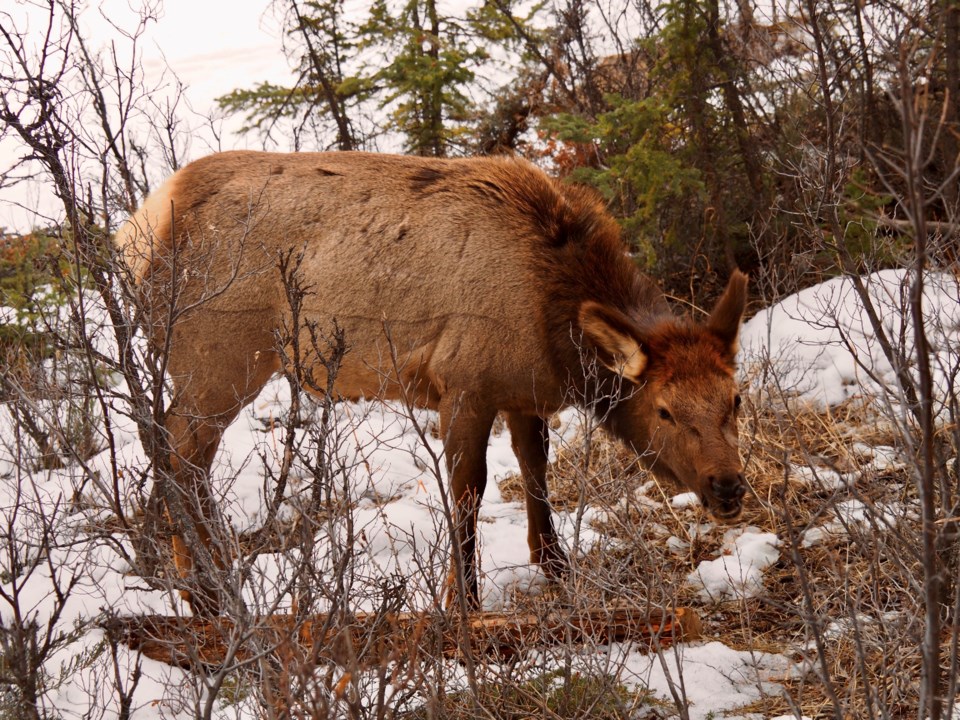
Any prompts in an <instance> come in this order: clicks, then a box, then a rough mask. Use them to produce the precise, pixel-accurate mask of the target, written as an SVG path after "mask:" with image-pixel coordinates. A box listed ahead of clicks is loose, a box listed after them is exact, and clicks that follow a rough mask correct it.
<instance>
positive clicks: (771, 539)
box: [687, 527, 780, 602]
mask: <svg viewBox="0 0 960 720" xmlns="http://www.w3.org/2000/svg"><path fill="white" fill-rule="evenodd" d="M779 546H780V540H779V539H778V538H777V536H776V535H775V534H774V533H769V532H762V531H761V530H760V529H759V528H755V527H747V528H743V529H740V528H735V529H733V530H728V531H727V533H726V535H725V536H724V542H723V546H722V548H721V553H722V554H721V555H720V557H718V558H717V559H716V560H704V561H703V562H701V563H700V564H699V565H698V566H697V569H696V570H694V571H693V572H692V573H690V574H689V575H688V576H687V582H688V583H689V584H690V585H692V586H694V587H698V588H700V590H699V593H698V594H699V596H700V598H701V599H702V600H704V601H707V602H708V601H711V600H712V601H715V602H719V601H723V600H732V599H742V598H748V597H755V596H756V595H757V594H758V593H759V592H760V591H761V590H762V588H763V571H764V570H766V569H767V568H768V567H770V566H771V565H773V564H774V563H775V562H776V561H777V560H779V559H780V551H779V550H778V549H777V548H778V547H779Z"/></svg>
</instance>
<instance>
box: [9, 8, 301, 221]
mask: <svg viewBox="0 0 960 720" xmlns="http://www.w3.org/2000/svg"><path fill="white" fill-rule="evenodd" d="M140 5H141V0H103V1H102V2H99V3H96V2H94V3H87V4H86V6H85V7H83V10H82V13H81V28H82V32H83V34H84V36H85V37H86V38H87V39H88V40H89V41H90V45H91V47H92V48H94V49H99V48H102V47H104V46H105V44H106V43H108V42H109V41H110V39H117V41H118V47H122V46H123V45H124V43H123V42H122V41H123V38H122V37H121V36H120V35H119V33H118V32H117V30H115V29H114V28H111V27H110V24H109V23H108V22H107V21H106V19H105V18H109V20H110V21H112V22H113V23H114V24H116V25H117V26H118V27H119V28H121V29H122V30H124V31H127V32H132V31H133V30H134V29H135V28H136V26H137V12H136V9H138V8H139V7H140ZM131 8H133V9H131ZM3 12H9V13H11V16H12V20H13V22H15V23H16V25H17V26H18V27H24V25H23V24H22V23H24V22H27V23H29V25H28V26H27V27H28V31H29V33H30V35H31V36H32V37H35V38H37V39H39V38H40V37H42V32H43V30H44V25H43V22H44V20H45V14H44V12H43V11H42V10H41V11H38V10H37V9H36V8H33V7H31V6H30V5H28V4H25V3H24V2H22V1H18V2H16V4H15V5H14V6H12V7H10V8H9V9H7V8H5V9H4V11H3ZM158 15H159V17H158V20H157V21H156V22H154V23H151V24H150V25H149V27H148V29H147V32H146V33H145V35H144V37H143V38H141V40H140V46H139V48H140V52H141V66H142V68H143V71H144V74H145V82H146V85H147V86H148V87H150V86H153V85H156V84H157V82H158V81H159V80H160V79H161V77H162V73H163V71H164V69H165V68H166V67H168V66H169V68H170V69H171V70H172V71H173V72H174V73H175V74H176V75H177V76H178V77H179V79H180V80H181V82H183V83H184V85H185V86H186V90H185V99H186V101H187V102H188V103H189V106H190V108H192V110H193V111H195V112H196V113H198V114H199V115H205V114H207V113H209V112H210V111H212V110H213V109H214V107H215V99H216V98H217V97H218V96H221V95H224V94H226V93H228V92H230V91H231V90H233V89H235V88H240V87H249V86H252V85H253V84H255V83H257V82H260V81H262V80H269V81H273V82H277V83H286V82H289V81H290V80H291V79H292V75H291V73H290V70H289V67H288V64H287V61H286V59H285V58H284V56H283V53H282V52H281V29H280V21H279V19H278V18H277V17H276V15H275V13H274V12H273V11H272V10H271V8H270V2H269V0H256V1H251V0H239V1H238V2H222V1H219V0H217V1H213V2H211V1H209V0H166V1H165V2H163V4H162V7H161V8H160V9H159V10H158ZM0 21H2V22H9V21H10V19H9V18H6V17H3V16H0ZM168 85H169V83H168ZM181 114H182V115H184V116H185V117H186V119H187V121H188V122H190V117H189V113H188V112H186V108H184V112H183V113H181ZM191 124H193V123H192V122H191ZM239 125H240V119H239V118H234V119H232V120H231V121H229V122H227V124H226V125H225V127H224V129H225V130H226V134H225V137H224V145H225V147H228V148H235V147H245V146H248V145H249V146H251V147H256V146H257V139H256V138H254V137H250V138H244V137H239V136H237V135H236V134H234V133H232V132H230V129H231V128H233V129H236V128H237V127H239ZM194 132H195V133H201V134H202V132H203V131H202V128H201V127H200V124H199V123H196V127H195V128H194ZM207 148H208V144H207V142H205V141H204V138H203V137H201V136H196V137H194V138H193V139H192V141H191V145H190V148H189V150H188V157H189V158H194V157H199V156H201V155H203V154H205V153H206V152H207ZM20 152H21V148H19V147H18V146H17V145H16V144H14V143H12V142H9V141H7V142H5V143H2V144H0V167H2V168H6V167H8V166H9V165H10V164H11V163H12V161H13V160H14V159H15V158H16V157H18V155H19V154H20ZM18 203H19V204H24V205H27V206H28V207H38V208H40V209H41V212H44V211H46V212H48V213H49V212H55V210H54V208H55V207H56V203H55V200H54V199H53V197H52V194H51V193H50V191H49V189H48V188H45V187H37V186H35V185H34V186H32V187H24V186H19V187H16V188H12V189H8V190H6V191H0V227H2V226H5V227H8V228H17V229H19V230H25V229H29V227H30V226H32V225H34V224H37V218H36V216H35V215H34V213H32V212H28V211H27V210H24V209H23V208H21V207H18V206H17V204H18ZM41 222H42V221H41Z"/></svg>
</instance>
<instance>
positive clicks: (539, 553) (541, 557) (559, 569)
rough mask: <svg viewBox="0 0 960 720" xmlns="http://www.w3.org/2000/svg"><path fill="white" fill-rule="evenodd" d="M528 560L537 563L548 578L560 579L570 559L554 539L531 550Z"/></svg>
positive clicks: (565, 571) (565, 572)
mask: <svg viewBox="0 0 960 720" xmlns="http://www.w3.org/2000/svg"><path fill="white" fill-rule="evenodd" d="M530 560H531V561H532V562H534V563H536V564H537V565H539V566H540V568H541V569H542V570H543V574H544V575H546V576H547V578H549V579H550V580H560V579H562V578H563V577H564V576H565V575H566V574H567V570H569V569H570V560H569V559H568V558H567V554H566V553H565V552H564V551H563V550H562V549H561V548H560V545H559V544H558V543H557V542H556V540H554V541H553V542H551V543H546V544H544V545H541V546H540V547H539V548H537V549H536V550H534V551H532V552H531V553H530Z"/></svg>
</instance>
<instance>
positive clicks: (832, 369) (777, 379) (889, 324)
mask: <svg viewBox="0 0 960 720" xmlns="http://www.w3.org/2000/svg"><path fill="white" fill-rule="evenodd" d="M924 278H925V285H924V303H925V312H924V318H925V322H924V328H925V330H926V332H927V336H928V338H929V342H930V346H931V350H932V353H933V363H932V365H933V368H934V370H933V372H934V378H935V385H936V387H937V388H939V389H940V390H941V391H942V390H943V389H945V388H946V387H947V383H948V380H949V378H950V376H951V374H952V370H951V368H952V367H953V366H954V365H955V363H953V362H951V356H953V357H955V355H956V350H957V347H958V344H960V287H958V284H957V280H956V278H954V277H953V276H952V275H948V274H944V273H933V272H930V273H927V274H926V275H925V276H924ZM908 282H909V277H908V274H907V271H905V270H883V271H881V272H878V273H874V274H873V275H869V276H867V277H865V278H864V285H865V288H866V292H867V294H868V296H869V297H870V298H871V299H872V300H873V303H874V305H875V307H876V310H877V315H878V317H879V321H880V324H881V327H882V328H883V330H884V332H885V333H886V335H887V336H888V337H889V338H891V339H893V341H894V342H895V343H896V344H897V345H900V346H902V347H903V349H904V350H905V351H906V353H907V357H910V356H911V354H912V352H913V335H912V333H913V329H912V327H913V326H912V323H911V322H910V320H909V309H908V305H907V288H908ZM901 337H902V338H903V342H902V343H901V342H900V338H901ZM740 343H741V348H742V355H741V365H742V366H743V368H744V374H745V376H747V377H755V378H756V379H757V381H758V382H760V381H762V382H764V383H773V384H774V385H775V386H776V387H777V390H778V394H785V395H795V396H798V397H800V398H802V399H804V400H806V401H808V402H810V403H812V404H814V405H816V406H820V407H824V406H828V405H837V404H839V403H841V402H843V401H844V400H846V399H848V398H850V397H853V396H855V395H861V394H869V395H877V396H880V397H881V398H885V397H897V396H899V394H898V393H897V392H896V388H897V383H896V378H895V374H894V371H893V366H892V365H891V363H890V360H889V359H888V358H886V357H885V356H884V353H883V350H882V347H881V344H880V341H879V336H878V334H877V333H876V332H875V330H874V328H873V327H872V326H871V323H870V320H869V316H868V314H867V312H866V310H865V308H864V305H863V303H862V302H861V301H860V297H859V295H858V293H857V291H856V289H855V287H854V284H853V281H852V280H850V279H849V278H845V277H844V278H834V279H832V280H828V281H827V282H824V283H822V284H820V285H815V286H813V287H810V288H807V289H806V290H803V291H801V292H799V293H797V294H795V295H791V296H790V297H788V298H785V299H784V300H782V301H781V302H780V303H778V304H777V305H774V306H773V307H769V308H766V309H764V310H761V311H760V312H758V313H757V314H756V315H755V316H754V317H753V318H751V319H750V321H749V322H747V323H745V324H744V327H743V330H742V332H741V337H740ZM767 360H769V361H770V363H771V364H772V366H773V371H774V377H771V376H770V374H769V373H759V375H761V376H762V377H758V371H757V370H756V368H758V367H759V366H760V365H762V364H764V363H765V361H767Z"/></svg>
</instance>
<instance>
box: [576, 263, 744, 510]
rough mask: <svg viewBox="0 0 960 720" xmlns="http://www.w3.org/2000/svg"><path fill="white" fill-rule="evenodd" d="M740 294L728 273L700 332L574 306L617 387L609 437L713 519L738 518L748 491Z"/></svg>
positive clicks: (740, 279) (594, 306)
mask: <svg viewBox="0 0 960 720" xmlns="http://www.w3.org/2000/svg"><path fill="white" fill-rule="evenodd" d="M746 289H747V276H746V275H744V274H743V273H740V272H739V271H737V272H735V273H734V274H733V276H732V277H731V278H730V282H729V283H728V284H727V288H726V290H725V291H724V294H723V296H722V297H721V298H720V300H719V301H718V302H717V305H716V307H715V308H714V310H713V312H712V313H711V315H710V318H709V319H708V320H707V322H706V323H704V324H702V325H695V324H693V323H687V322H683V321H680V320H677V319H674V318H669V319H664V318H659V319H657V318H655V319H654V320H653V321H652V322H644V320H642V312H643V311H642V309H641V310H639V311H638V312H637V314H636V315H635V316H633V317H631V316H630V315H627V314H626V313H623V312H620V311H619V310H616V309H614V308H611V307H609V306H608V305H601V304H599V303H595V302H589V301H588V302H585V303H583V305H582V306H581V308H580V325H581V328H582V330H583V334H584V339H585V340H586V342H587V344H588V345H589V346H592V348H593V349H594V350H595V351H596V354H597V359H598V361H599V362H600V363H601V364H602V365H603V366H605V367H606V369H607V370H609V371H611V372H613V373H614V374H615V377H616V379H617V380H618V382H617V383H616V385H617V390H616V391H615V392H614V395H615V397H614V402H613V404H612V406H611V407H610V408H609V411H608V412H606V413H605V422H606V425H607V427H608V429H609V430H610V431H612V432H613V434H614V435H616V436H617V437H619V438H620V439H621V440H623V441H624V442H626V443H627V444H629V445H630V446H632V447H633V448H634V450H635V451H636V452H637V453H638V454H639V455H640V458H641V460H642V461H643V462H644V464H645V465H646V466H647V467H649V468H650V469H651V470H652V471H653V473H654V474H655V475H656V476H657V478H658V479H660V480H665V481H667V482H671V483H673V484H675V485H678V486H680V487H683V488H686V489H688V490H692V491H694V492H696V493H697V495H698V496H699V497H700V500H701V501H702V502H703V505H704V506H705V507H706V508H707V509H708V510H709V511H710V512H711V514H712V515H713V516H714V517H716V518H718V519H721V520H732V519H735V518H736V517H738V516H739V515H740V512H741V510H742V507H743V496H744V494H745V493H746V489H747V485H746V482H745V481H744V479H743V466H742V464H741V462H740V454H739V448H738V431H737V414H738V409H739V407H740V395H739V393H738V391H737V383H736V379H735V365H734V357H735V356H736V353H737V349H738V339H737V338H738V335H739V331H740V322H741V320H742V318H743V312H744V309H745V306H746V299H747V293H746ZM638 317H640V318H641V319H640V320H638V319H637V318H638Z"/></svg>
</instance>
